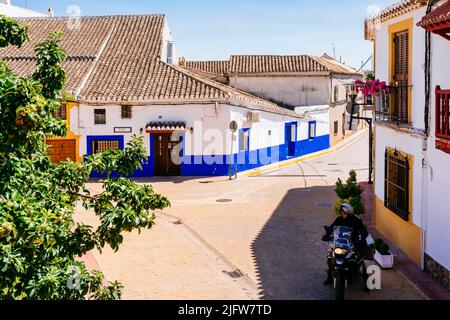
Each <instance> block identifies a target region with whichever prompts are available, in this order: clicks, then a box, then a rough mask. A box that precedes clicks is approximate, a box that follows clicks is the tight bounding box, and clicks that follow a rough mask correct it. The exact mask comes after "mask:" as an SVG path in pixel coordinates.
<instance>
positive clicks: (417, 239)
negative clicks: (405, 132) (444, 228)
mask: <svg viewBox="0 0 450 320" xmlns="http://www.w3.org/2000/svg"><path fill="white" fill-rule="evenodd" d="M386 149H387V150H388V151H393V150H394V148H393V147H386ZM397 152H399V153H400V154H402V155H403V156H406V157H408V161H409V173H408V174H409V215H408V218H409V219H408V221H405V220H403V219H402V218H400V217H399V216H398V215H396V214H395V213H394V212H392V211H391V210H390V209H388V208H387V207H386V206H385V204H384V200H383V199H379V198H378V197H377V196H376V195H374V197H375V226H376V228H377V229H378V231H380V232H381V233H382V234H383V235H384V236H386V237H387V238H388V239H389V240H391V241H392V242H394V243H395V244H396V245H397V246H398V247H399V248H400V249H402V250H403V251H404V252H405V253H406V254H407V255H408V256H409V257H410V258H411V259H412V260H413V261H414V262H415V263H416V264H417V265H418V266H420V265H421V261H422V258H421V241H422V240H421V239H422V233H421V229H420V227H418V226H416V225H415V224H414V223H413V221H412V217H413V214H414V206H413V190H414V188H413V186H414V184H413V182H414V181H413V176H414V175H413V174H414V156H412V155H410V154H408V153H406V152H402V151H400V150H397ZM386 169H387V168H385V170H386ZM383 174H384V172H383Z"/></svg>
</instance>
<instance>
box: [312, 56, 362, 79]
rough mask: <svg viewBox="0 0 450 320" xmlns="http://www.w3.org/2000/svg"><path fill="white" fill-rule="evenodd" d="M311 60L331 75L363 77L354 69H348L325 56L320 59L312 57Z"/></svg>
mask: <svg viewBox="0 0 450 320" xmlns="http://www.w3.org/2000/svg"><path fill="white" fill-rule="evenodd" d="M312 58H313V59H314V60H316V61H317V62H318V63H320V64H321V65H323V66H324V67H325V68H326V69H327V70H328V71H330V72H331V73H333V74H340V75H355V76H362V75H363V74H362V73H361V72H358V71H356V69H354V68H352V67H349V66H347V65H345V64H343V63H341V62H339V61H337V60H336V59H333V58H332V57H330V56H328V55H326V54H325V55H323V56H322V57H312Z"/></svg>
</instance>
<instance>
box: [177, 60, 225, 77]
mask: <svg viewBox="0 0 450 320" xmlns="http://www.w3.org/2000/svg"><path fill="white" fill-rule="evenodd" d="M229 64H230V62H229V61H227V60H225V61H186V63H185V65H184V66H185V67H186V68H191V69H195V70H200V71H203V72H207V73H211V74H216V75H226V74H227V73H228V68H229Z"/></svg>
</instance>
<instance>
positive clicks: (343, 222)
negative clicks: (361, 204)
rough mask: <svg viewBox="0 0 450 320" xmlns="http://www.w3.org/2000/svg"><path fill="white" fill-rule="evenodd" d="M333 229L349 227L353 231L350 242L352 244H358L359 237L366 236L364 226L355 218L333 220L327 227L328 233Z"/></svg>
mask: <svg viewBox="0 0 450 320" xmlns="http://www.w3.org/2000/svg"><path fill="white" fill-rule="evenodd" d="M334 227H350V228H352V229H353V233H352V241H353V242H354V243H356V242H358V241H359V240H360V238H359V236H360V235H362V236H364V235H366V234H367V230H366V228H365V226H364V223H363V222H362V221H361V219H360V218H358V217H356V216H348V217H347V219H344V218H342V217H338V218H336V220H334V222H333V224H332V225H331V226H330V227H329V228H330V231H332V230H333V229H334Z"/></svg>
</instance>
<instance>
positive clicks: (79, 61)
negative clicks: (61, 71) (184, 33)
mask: <svg viewBox="0 0 450 320" xmlns="http://www.w3.org/2000/svg"><path fill="white" fill-rule="evenodd" d="M21 22H23V23H27V24H30V28H29V35H30V42H28V43H26V44H24V46H22V47H21V48H20V49H18V48H16V47H12V46H9V47H8V48H4V49H0V58H1V59H3V60H5V61H6V63H7V64H8V66H9V67H10V68H11V69H12V70H13V71H14V72H16V73H17V74H19V75H21V76H28V75H30V74H31V73H32V72H33V71H34V69H35V62H36V57H35V53H34V47H35V46H36V44H37V43H39V42H40V41H42V40H44V39H45V38H46V37H47V35H48V33H50V32H54V31H57V30H61V31H63V32H64V36H63V39H62V41H61V46H62V47H63V48H64V49H65V50H66V52H67V54H68V58H67V59H66V61H64V64H63V66H64V68H65V69H66V71H67V74H68V83H67V86H66V88H65V89H66V90H68V91H70V92H71V93H80V96H83V97H89V98H91V99H103V98H105V97H109V98H111V97H113V98H115V99H121V98H122V97H124V96H126V95H132V96H133V95H138V94H137V91H139V90H137V88H136V87H135V86H133V85H134V84H135V81H142V78H141V77H145V76H148V74H145V71H147V70H148V69H149V66H150V65H152V64H153V61H155V60H156V59H157V56H158V55H159V54H160V52H161V43H162V28H163V25H164V16H163V15H139V16H103V17H81V18H80V20H79V22H77V21H75V20H72V19H70V18H67V17H62V18H60V17H58V18H49V17H46V18H30V19H28V18H27V19H23V20H21ZM143 72H144V73H143ZM86 80H87V81H86ZM133 80H134V81H133ZM77 91H78V92H77Z"/></svg>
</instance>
